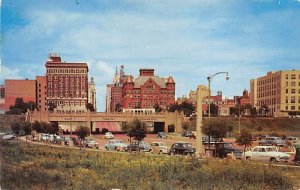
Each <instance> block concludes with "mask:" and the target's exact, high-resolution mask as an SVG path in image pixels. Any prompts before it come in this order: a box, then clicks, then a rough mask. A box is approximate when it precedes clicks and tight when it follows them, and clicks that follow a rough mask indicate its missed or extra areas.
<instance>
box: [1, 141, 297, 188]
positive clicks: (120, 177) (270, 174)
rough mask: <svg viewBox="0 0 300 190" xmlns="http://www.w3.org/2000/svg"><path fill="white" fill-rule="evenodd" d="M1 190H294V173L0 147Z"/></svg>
mask: <svg viewBox="0 0 300 190" xmlns="http://www.w3.org/2000/svg"><path fill="white" fill-rule="evenodd" d="M1 154H2V155H1V187H2V188H3V189H111V188H120V189H292V187H293V183H294V180H295V176H297V173H298V172H299V169H298V170H287V169H284V168H279V167H272V166H263V165H253V164H249V163H245V162H242V163H240V162H239V163H237V162H233V161H211V160H210V161H199V160H197V159H195V158H192V157H169V156H165V155H159V156H152V155H143V154H141V155H138V154H134V155H133V154H118V153H112V152H100V151H87V150H74V149H68V148H55V147H49V146H38V145H30V146H26V144H23V143H20V142H17V141H11V142H8V141H2V142H1Z"/></svg>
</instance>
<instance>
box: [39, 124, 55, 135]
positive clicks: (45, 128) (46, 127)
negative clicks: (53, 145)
mask: <svg viewBox="0 0 300 190" xmlns="http://www.w3.org/2000/svg"><path fill="white" fill-rule="evenodd" d="M40 124H41V126H42V128H43V131H44V132H45V133H49V134H51V133H52V126H51V124H50V123H47V122H44V121H43V122H41V123H40Z"/></svg>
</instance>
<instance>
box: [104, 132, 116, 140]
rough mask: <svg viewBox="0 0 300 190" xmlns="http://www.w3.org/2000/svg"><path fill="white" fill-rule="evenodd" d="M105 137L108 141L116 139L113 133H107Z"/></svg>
mask: <svg viewBox="0 0 300 190" xmlns="http://www.w3.org/2000/svg"><path fill="white" fill-rule="evenodd" d="M104 137H105V138H106V139H113V138H114V135H113V134H112V133H111V132H106V133H105V134H104Z"/></svg>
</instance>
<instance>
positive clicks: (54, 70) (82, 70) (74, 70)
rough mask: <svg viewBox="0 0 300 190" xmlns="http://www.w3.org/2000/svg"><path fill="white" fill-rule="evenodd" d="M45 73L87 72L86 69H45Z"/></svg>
mask: <svg viewBox="0 0 300 190" xmlns="http://www.w3.org/2000/svg"><path fill="white" fill-rule="evenodd" d="M47 73H57V74H65V73H67V74H69V73H70V74H73V73H87V70H86V69H49V68H48V69H47Z"/></svg>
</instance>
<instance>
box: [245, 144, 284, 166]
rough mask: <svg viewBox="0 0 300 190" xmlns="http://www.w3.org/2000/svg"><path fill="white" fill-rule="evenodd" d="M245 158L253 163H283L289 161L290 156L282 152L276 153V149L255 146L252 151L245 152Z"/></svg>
mask: <svg viewBox="0 0 300 190" xmlns="http://www.w3.org/2000/svg"><path fill="white" fill-rule="evenodd" d="M245 158H246V159H248V160H255V161H270V162H277V161H285V162H287V161H288V160H289V159H290V155H289V154H287V153H283V152H278V150H277V149H276V147H272V146H256V147H254V148H253V149H252V150H249V151H247V152H245Z"/></svg>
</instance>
